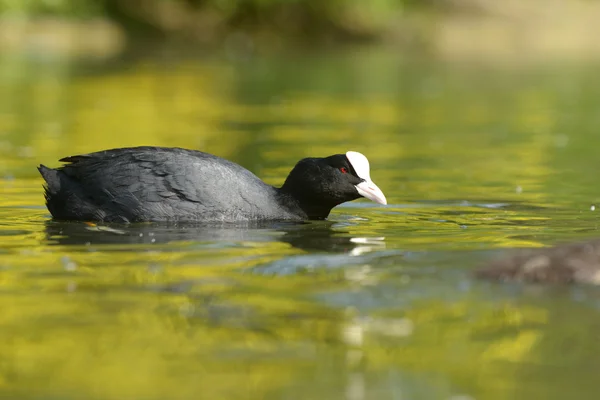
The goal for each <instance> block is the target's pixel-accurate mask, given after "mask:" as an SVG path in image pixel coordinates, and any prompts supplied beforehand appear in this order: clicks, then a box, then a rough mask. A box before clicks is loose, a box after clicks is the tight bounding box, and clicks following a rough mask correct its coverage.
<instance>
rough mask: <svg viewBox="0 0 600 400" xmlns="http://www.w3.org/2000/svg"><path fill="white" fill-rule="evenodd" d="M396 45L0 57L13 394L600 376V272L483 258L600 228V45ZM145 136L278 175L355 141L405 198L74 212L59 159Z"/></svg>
mask: <svg viewBox="0 0 600 400" xmlns="http://www.w3.org/2000/svg"><path fill="white" fill-rule="evenodd" d="M392 54H393V52H391V51H386V50H365V49H361V50H355V51H349V50H348V51H344V52H341V53H331V52H330V53H327V54H310V53H301V54H295V55H293V56H292V55H282V56H278V57H275V56H255V57H249V58H248V57H238V58H230V57H227V56H217V57H206V56H203V57H200V56H198V57H196V56H194V55H193V54H189V52H188V53H187V54H183V55H181V56H173V55H165V54H162V55H160V56H156V55H153V56H143V57H142V56H137V57H131V58H126V59H124V60H121V61H118V62H113V63H110V64H108V65H80V64H76V63H69V62H66V61H63V62H57V61H52V60H44V59H35V58H32V59H31V58H30V59H27V58H23V57H14V56H13V57H10V56H3V57H2V58H0V89H1V93H2V96H0V310H1V312H0V328H1V329H0V395H1V397H3V398H11V399H148V400H150V399H240V398H244V399H348V400H362V399H427V400H429V399H455V400H458V399H461V400H467V399H474V400H475V399H476V400H482V399H532V398H539V399H563V398H565V397H566V396H573V397H575V398H578V399H596V398H598V394H599V393H600V383H599V382H598V379H597V371H598V367H600V341H598V332H600V329H599V328H600V318H599V316H600V315H599V310H598V308H599V306H600V293H599V292H598V290H597V289H595V288H592V287H584V286H570V287H540V286H535V287H532V286H518V285H511V284H491V283H487V282H479V281H474V280H473V279H472V278H471V276H470V271H472V269H473V268H475V267H477V266H478V265H480V264H481V263H484V262H485V260H487V259H490V258H491V257H495V256H497V255H498V253H501V252H502V251H504V250H505V248H509V247H534V246H545V245H550V244H552V243H555V242H560V241H566V240H576V239H583V238H589V237H594V236H597V235H598V233H597V232H596V230H597V226H598V212H600V211H598V210H600V189H599V188H598V186H597V184H596V183H597V171H598V167H600V157H598V155H597V154H598V152H599V149H598V145H597V144H598V137H599V136H598V135H599V128H600V114H599V113H598V104H600V81H599V80H598V79H597V70H598V69H597V68H598V66H597V65H539V66H532V65H528V66H516V65H512V66H510V67H509V66H490V65H483V64H482V65H475V64H467V63H465V64H459V63H454V64H449V63H444V62H441V61H436V60H431V59H426V58H422V57H417V56H414V57H413V56H409V55H392ZM142 144H144V145H164V146H182V147H189V148H196V149H201V150H204V151H208V152H211V153H214V154H218V155H220V156H223V157H226V158H229V159H231V160H234V161H236V162H238V163H240V164H242V165H244V166H245V167H247V168H249V169H250V170H252V171H253V172H255V173H256V174H257V175H259V176H260V177H262V178H263V179H265V180H266V181H267V182H269V183H271V184H280V183H282V182H283V179H284V178H285V176H286V174H287V172H288V171H289V169H290V168H291V167H292V166H293V164H294V163H295V162H296V161H297V160H298V159H300V158H302V157H305V156H325V155H329V154H333V153H340V152H345V151H346V150H350V149H352V150H357V151H360V152H362V153H364V154H366V155H367V156H368V157H369V159H370V161H371V168H372V171H371V176H372V178H373V179H374V181H375V182H376V183H377V184H378V185H379V187H380V188H381V189H382V190H383V191H384V193H385V194H386V196H387V198H388V202H389V205H388V206H385V207H382V206H378V205H376V204H373V203H369V202H367V201H357V202H353V203H349V204H345V205H343V206H341V207H339V208H337V209H335V210H334V212H333V213H332V215H331V216H330V220H329V221H327V222H318V223H311V224H306V225H301V226H290V225H281V224H280V225H272V226H266V227H261V228H257V229H225V228H210V229H209V228H204V229H201V228H193V227H164V226H153V225H142V226H130V227H125V226H111V227H104V226H100V227H90V226H86V225H83V224H77V223H73V224H64V223H55V222H51V221H50V219H49V214H48V212H47V210H46V209H45V207H44V203H43V194H42V188H41V185H42V181H41V178H40V177H39V176H38V174H37V171H36V168H35V167H36V165H37V164H38V163H44V164H46V165H49V166H57V165H58V162H57V160H58V159H59V158H61V157H64V156H68V155H72V154H77V153H81V152H88V151H95V150H100V149H104V148H110V147H124V146H130V145H142ZM595 205H597V207H596V210H594V209H593V207H592V206H595Z"/></svg>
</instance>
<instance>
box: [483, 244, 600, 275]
mask: <svg viewBox="0 0 600 400" xmlns="http://www.w3.org/2000/svg"><path fill="white" fill-rule="evenodd" d="M475 275H476V276H477V277H479V278H483V279H490V280H499V281H522V282H532V283H589V284H595V285H597V284H600V239H596V240H592V241H588V242H582V243H568V244H560V245H557V246H554V247H550V248H541V249H519V250H516V251H513V252H512V253H510V254H508V255H506V256H504V257H501V258H499V259H496V260H493V261H491V262H490V263H488V264H487V265H486V266H484V267H483V268H481V269H478V270H476V271H475Z"/></svg>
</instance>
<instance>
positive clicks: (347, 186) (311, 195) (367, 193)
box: [281, 151, 387, 219]
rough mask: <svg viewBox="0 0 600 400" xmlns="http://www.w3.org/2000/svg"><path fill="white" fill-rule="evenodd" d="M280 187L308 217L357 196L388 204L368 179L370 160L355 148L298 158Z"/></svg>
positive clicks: (319, 216) (318, 216)
mask: <svg viewBox="0 0 600 400" xmlns="http://www.w3.org/2000/svg"><path fill="white" fill-rule="evenodd" d="M281 191H282V192H284V193H287V194H289V195H291V196H292V197H293V198H294V199H295V200H296V201H297V202H298V204H299V205H300V207H301V208H302V210H303V211H304V212H305V213H306V214H307V215H308V217H309V218H311V219H325V218H327V216H328V215H329V212H330V211H331V209H332V208H333V207H335V206H337V205H338V204H341V203H344V202H346V201H351V200H356V199H358V198H360V197H365V198H367V199H369V200H372V201H374V202H376V203H379V204H387V200H386V199H385V196H384V194H383V192H382V191H381V190H380V189H379V188H378V187H377V185H375V183H373V181H372V180H371V176H370V171H369V160H367V157H365V156H364V155H362V154H361V153H358V152H356V151H349V152H347V153H346V154H335V155H333V156H329V157H325V158H305V159H302V160H300V161H299V162H298V163H297V164H296V166H295V167H294V169H292V171H291V172H290V174H289V176H288V177H287V179H286V181H285V183H284V184H283V186H282V187H281Z"/></svg>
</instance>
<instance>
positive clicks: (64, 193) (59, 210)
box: [38, 164, 93, 220]
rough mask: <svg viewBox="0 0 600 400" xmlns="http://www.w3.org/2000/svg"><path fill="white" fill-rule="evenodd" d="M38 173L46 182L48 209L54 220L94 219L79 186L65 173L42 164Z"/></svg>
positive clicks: (45, 191)
mask: <svg viewBox="0 0 600 400" xmlns="http://www.w3.org/2000/svg"><path fill="white" fill-rule="evenodd" d="M38 171H40V174H41V175H42V177H43V178H44V180H45V181H46V184H45V185H44V197H45V198H46V207H47V208H48V211H50V214H52V217H54V219H60V220H78V219H89V218H91V217H92V214H93V212H92V213H90V212H91V210H90V207H89V206H88V204H87V202H86V201H84V198H85V197H84V196H82V194H81V193H80V192H81V191H80V189H79V185H77V183H76V182H73V181H72V179H71V178H69V177H68V176H67V175H66V174H65V173H64V172H62V171H60V170H57V169H52V168H48V167H46V166H45V165H42V164H40V166H39V167H38Z"/></svg>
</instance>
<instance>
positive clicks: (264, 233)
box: [46, 220, 385, 255]
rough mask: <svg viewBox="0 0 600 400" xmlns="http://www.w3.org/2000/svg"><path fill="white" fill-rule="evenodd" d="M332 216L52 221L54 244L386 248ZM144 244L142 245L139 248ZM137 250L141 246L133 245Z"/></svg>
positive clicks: (329, 249) (313, 249) (48, 228)
mask: <svg viewBox="0 0 600 400" xmlns="http://www.w3.org/2000/svg"><path fill="white" fill-rule="evenodd" d="M333 225H334V223H333V222H331V221H319V222H310V223H294V222H277V223H275V222H250V223H235V224H182V223H178V224H166V223H145V224H128V225H124V224H119V225H97V224H90V223H81V222H57V221H52V220H50V221H47V222H46V236H47V238H48V240H49V241H50V243H51V244H60V245H103V244H121V245H123V244H164V243H170V242H181V241H194V242H221V243H227V242H229V243H231V242H274V241H279V242H284V243H289V244H290V245H292V246H293V247H295V248H298V249H301V250H304V251H308V252H330V253H331V252H333V253H351V254H352V255H359V254H362V253H364V252H369V251H371V250H372V249H377V248H385V243H384V242H383V238H365V237H352V236H350V234H349V232H348V231H346V230H344V229H343V228H338V227H336V228H333ZM138 249H139V248H138ZM132 251H136V249H134V248H132Z"/></svg>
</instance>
